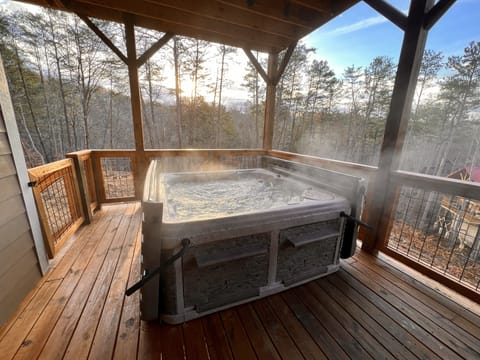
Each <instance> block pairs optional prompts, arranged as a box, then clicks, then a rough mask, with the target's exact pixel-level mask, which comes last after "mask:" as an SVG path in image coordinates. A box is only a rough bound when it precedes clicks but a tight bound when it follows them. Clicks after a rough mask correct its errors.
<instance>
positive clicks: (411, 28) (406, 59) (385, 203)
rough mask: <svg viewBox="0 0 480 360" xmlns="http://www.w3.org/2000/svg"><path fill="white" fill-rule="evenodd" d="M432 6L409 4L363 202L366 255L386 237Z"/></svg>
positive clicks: (424, 0)
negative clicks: (394, 179) (368, 191)
mask: <svg viewBox="0 0 480 360" xmlns="http://www.w3.org/2000/svg"><path fill="white" fill-rule="evenodd" d="M433 3H434V2H433V0H417V1H412V2H411V4H410V10H409V14H408V19H407V26H406V30H405V34H404V37H403V44H402V49H401V52H400V60H399V63H398V69H397V75H396V77H395V83H394V86H393V92H392V100H391V103H390V111H389V113H388V116H387V122H386V125H385V136H384V139H383V143H382V148H381V152H380V160H379V165H378V172H377V175H376V177H375V179H374V181H373V184H371V186H372V191H373V192H372V193H373V194H375V196H374V197H373V198H370V199H368V200H367V201H368V203H367V207H368V209H369V211H368V212H367V213H366V216H365V220H366V221H367V222H368V223H369V224H371V225H372V226H373V227H374V228H375V229H376V231H375V232H371V233H370V234H369V235H368V236H367V238H366V239H365V241H364V242H363V244H362V249H363V250H366V251H369V252H375V251H377V250H378V249H379V248H380V247H381V246H382V243H383V242H384V241H385V240H386V238H387V237H388V235H389V224H390V218H391V214H392V211H393V205H394V204H395V202H396V199H395V193H396V191H395V187H394V186H392V185H391V184H390V178H391V174H392V171H395V170H397V169H398V164H399V162H400V156H401V151H402V147H403V141H404V139H405V135H406V129H407V124H408V119H409V117H410V110H411V105H412V99H413V95H414V92H415V86H416V83H417V78H418V74H419V71H420V65H421V63H422V56H423V52H424V49H425V43H426V40H427V34H428V30H426V29H425V27H424V18H425V14H426V13H428V10H429V9H430V8H431V7H432V6H433Z"/></svg>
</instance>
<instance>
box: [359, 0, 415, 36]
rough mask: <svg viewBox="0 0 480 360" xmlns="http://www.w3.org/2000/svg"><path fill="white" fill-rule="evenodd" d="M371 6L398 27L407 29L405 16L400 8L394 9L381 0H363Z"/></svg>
mask: <svg viewBox="0 0 480 360" xmlns="http://www.w3.org/2000/svg"><path fill="white" fill-rule="evenodd" d="M363 1H364V2H365V3H366V4H368V5H369V6H370V7H371V8H373V9H375V10H376V11H378V12H379V13H380V14H381V15H383V16H385V17H386V18H387V19H388V20H390V21H391V22H392V23H394V24H395V25H397V26H398V27H399V28H400V29H402V30H403V31H405V30H406V29H407V21H408V18H407V16H406V15H405V14H404V13H402V12H401V11H400V10H398V9H396V8H395V7H393V6H392V5H390V4H389V3H387V2H386V1H383V0H363Z"/></svg>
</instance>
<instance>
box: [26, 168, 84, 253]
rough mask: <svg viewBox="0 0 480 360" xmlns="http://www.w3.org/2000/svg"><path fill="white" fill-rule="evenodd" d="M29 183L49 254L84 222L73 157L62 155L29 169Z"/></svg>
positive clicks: (56, 249) (54, 251) (55, 250)
mask: <svg viewBox="0 0 480 360" xmlns="http://www.w3.org/2000/svg"><path fill="white" fill-rule="evenodd" d="M29 177H30V181H31V182H30V185H31V186H32V187H33V194H34V197H35V202H36V204H37V209H38V213H39V217H40V222H41V225H42V232H43V236H44V239H45V242H46V245H47V252H48V255H49V257H51V258H53V257H54V256H55V254H56V253H57V251H58V249H59V248H60V247H61V246H62V244H63V243H64V242H65V241H66V240H67V239H68V238H69V237H70V236H71V235H72V234H73V233H74V232H75V230H77V229H78V227H79V226H80V225H81V224H82V223H83V222H84V215H83V210H82V208H81V205H80V204H81V199H80V192H79V188H78V181H77V175H76V172H75V166H74V161H73V160H72V159H64V160H60V161H56V162H53V163H50V164H47V165H43V166H39V167H36V168H34V169H30V170H29Z"/></svg>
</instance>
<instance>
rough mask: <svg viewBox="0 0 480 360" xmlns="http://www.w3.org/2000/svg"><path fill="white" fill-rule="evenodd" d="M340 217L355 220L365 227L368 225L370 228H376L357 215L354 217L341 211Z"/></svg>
mask: <svg viewBox="0 0 480 360" xmlns="http://www.w3.org/2000/svg"><path fill="white" fill-rule="evenodd" d="M340 217H344V218H346V219H348V220H350V221H353V222H354V223H355V224H357V225H361V226H363V227H366V228H367V229H369V230H374V228H373V226H372V225H370V224H367V223H366V222H363V221H361V220H360V219H357V218H356V217H353V216H352V215H348V214H346V213H345V212H343V211H342V212H341V213H340Z"/></svg>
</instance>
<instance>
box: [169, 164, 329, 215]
mask: <svg viewBox="0 0 480 360" xmlns="http://www.w3.org/2000/svg"><path fill="white" fill-rule="evenodd" d="M172 180H173V179H172ZM167 194H168V198H167V217H168V219H169V220H172V221H175V220H182V221H185V220H201V219H208V218H214V217H224V216H231V215H239V214H245V213H250V212H255V211H262V210H270V209H275V208H280V207H284V206H289V205H297V204H301V203H304V202H311V201H328V200H333V199H334V198H335V195H334V194H332V193H330V192H328V191H326V190H321V189H314V188H313V187H311V186H308V185H305V184H301V183H297V182H293V181H291V180H290V179H288V178H285V177H280V176H272V175H270V174H268V173H259V172H258V171H257V172H248V171H238V172H237V173H235V174H234V175H233V176H232V175H231V174H229V176H228V177H227V176H224V177H223V176H218V175H217V177H215V178H212V177H211V176H206V175H191V176H189V177H188V178H187V179H182V180H180V181H178V182H174V181H172V182H171V183H168V184H167Z"/></svg>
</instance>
